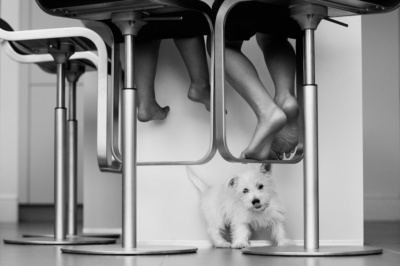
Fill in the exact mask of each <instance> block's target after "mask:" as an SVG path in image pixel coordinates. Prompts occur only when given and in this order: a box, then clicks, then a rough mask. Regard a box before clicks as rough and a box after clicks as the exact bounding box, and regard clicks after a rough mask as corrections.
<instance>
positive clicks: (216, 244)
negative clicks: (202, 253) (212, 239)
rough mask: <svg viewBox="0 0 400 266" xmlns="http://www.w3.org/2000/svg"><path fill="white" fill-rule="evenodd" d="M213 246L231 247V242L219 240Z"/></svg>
mask: <svg viewBox="0 0 400 266" xmlns="http://www.w3.org/2000/svg"><path fill="white" fill-rule="evenodd" d="M214 246H215V247H216V248H230V247H231V243H229V242H227V241H225V242H219V243H215V244H214Z"/></svg>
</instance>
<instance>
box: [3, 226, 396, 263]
mask: <svg viewBox="0 0 400 266" xmlns="http://www.w3.org/2000/svg"><path fill="white" fill-rule="evenodd" d="M50 228H51V226H48V225H43V224H21V225H17V224H0V237H1V238H2V239H4V238H14V237H17V236H19V235H20V234H21V233H22V232H23V233H29V232H31V233H33V232H46V231H47V232H49V230H50ZM365 229H366V235H365V241H366V242H367V243H368V244H370V245H374V246H378V247H382V248H384V252H383V254H381V255H372V256H355V257H332V258H329V257H325V258H299V257H289V258H286V257H266V256H255V255H243V254H242V253H241V252H240V251H239V250H231V249H213V248H207V249H199V250H198V252H197V253H194V254H186V255H170V256H162V255H159V256H132V257H131V256H116V257H113V256H91V255H71V254H63V253H61V252H60V250H59V247H54V246H29V245H10V244H4V243H3V241H2V242H1V244H0V266H22V265H35V266H36V265H40V266H60V265H62V266H81V265H84V266H90V265H96V266H102V265H107V266H108V265H112V266H119V265H121V266H135V265H140V266H147V265H163V266H168V265H171V266H172V265H174V266H179V265H185V266H186V265H190V266H196V265H202V266H204V265H207V266H214V265H215V266H223V265H229V266H236V265H238V266H239V265H240V266H246V265H251V266H257V265H263V266H264V265H277V266H278V265H285V266H290V265H296V266H299V265H301V266H303V265H305V266H325V265H340V266H344V265H351V266H361V265H374V266H375V265H379V266H399V265H400V222H397V223H388V222H386V223H367V224H366V226H365Z"/></svg>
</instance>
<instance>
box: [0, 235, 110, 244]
mask: <svg viewBox="0 0 400 266" xmlns="http://www.w3.org/2000/svg"><path fill="white" fill-rule="evenodd" d="M115 242H116V239H112V238H99V237H92V238H89V237H76V236H74V237H66V238H65V239H61V240H59V239H55V238H52V237H27V238H17V239H4V243H6V244H16V245H101V244H114V243H115Z"/></svg>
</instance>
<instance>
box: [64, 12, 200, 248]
mask: <svg viewBox="0 0 400 266" xmlns="http://www.w3.org/2000/svg"><path fill="white" fill-rule="evenodd" d="M113 22H114V23H115V24H116V25H117V26H118V27H119V28H120V30H121V32H122V33H123V35H124V36H125V37H124V38H125V86H124V89H123V90H122V139H121V146H122V147H123V149H122V160H123V162H122V182H123V183H122V186H123V187H122V190H123V193H122V194H123V195H122V197H123V198H122V201H123V203H122V205H123V206H122V208H123V210H122V245H116V246H115V245H114V246H110V245H105V246H92V247H90V246H85V247H70V248H62V249H61V251H62V252H65V253H78V254H91V255H160V254H181V253H193V252H196V251H197V248H196V247H187V246H150V245H149V246H138V245H137V217H136V214H137V210H136V206H137V182H136V178H137V174H136V167H137V160H136V159H137V158H136V148H137V146H136V88H135V87H134V49H135V36H136V35H137V33H138V32H139V30H140V28H141V27H142V25H144V23H145V22H143V21H141V14H140V13H137V12H126V13H117V14H115V15H113Z"/></svg>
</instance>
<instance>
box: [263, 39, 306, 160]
mask: <svg viewBox="0 0 400 266" xmlns="http://www.w3.org/2000/svg"><path fill="white" fill-rule="evenodd" d="M256 36H257V43H258V45H259V47H260V48H261V50H262V51H263V54H264V58H265V62H266V64H267V67H268V70H269V72H270V74H271V78H272V80H273V82H274V84H275V103H276V104H277V105H278V106H279V107H280V108H281V109H282V110H283V112H284V113H285V115H286V118H287V124H286V126H285V127H284V128H283V129H282V130H281V131H280V132H279V133H278V134H277V135H276V136H275V139H274V140H273V142H272V146H271V149H272V150H273V151H274V152H275V153H277V154H278V156H279V157H280V158H281V159H282V158H283V155H284V154H286V155H287V157H288V156H289V155H290V152H291V151H293V150H294V149H295V148H296V146H297V143H298V132H297V118H298V115H299V109H298V103H297V99H296V97H295V94H294V80H295V71H296V55H295V53H294V50H293V47H292V46H291V45H290V43H289V42H288V40H287V39H285V38H281V37H274V36H269V35H266V34H260V33H258V34H257V35H256Z"/></svg>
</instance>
